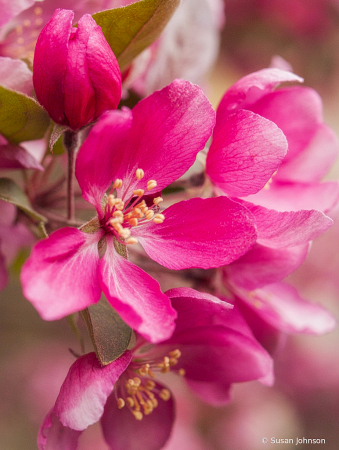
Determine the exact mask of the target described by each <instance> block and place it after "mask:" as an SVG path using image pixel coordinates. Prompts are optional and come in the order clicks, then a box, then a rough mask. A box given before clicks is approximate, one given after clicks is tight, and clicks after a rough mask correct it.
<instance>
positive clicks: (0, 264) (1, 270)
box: [0, 241, 8, 291]
mask: <svg viewBox="0 0 339 450" xmlns="http://www.w3.org/2000/svg"><path fill="white" fill-rule="evenodd" d="M0 245H1V241H0ZM7 283H8V273H7V268H6V264H5V258H4V255H3V254H2V252H0V291H2V290H3V289H4V288H5V287H6V286H7Z"/></svg>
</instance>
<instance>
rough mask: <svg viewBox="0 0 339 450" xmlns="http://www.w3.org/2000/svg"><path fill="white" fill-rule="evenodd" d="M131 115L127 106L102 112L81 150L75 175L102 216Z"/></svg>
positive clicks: (122, 154) (122, 157) (125, 140)
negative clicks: (102, 201)
mask: <svg viewBox="0 0 339 450" xmlns="http://www.w3.org/2000/svg"><path fill="white" fill-rule="evenodd" d="M132 119H133V117H132V112H131V111H130V110H129V109H128V108H124V109H123V110H122V111H109V112H107V113H105V114H103V115H102V117H101V118H100V119H99V121H98V122H97V123H96V124H95V125H94V126H93V128H92V129H91V131H90V133H89V135H88V137H87V139H86V140H85V142H84V143H83V145H82V146H81V148H80V150H79V153H78V156H77V161H76V167H75V175H76V178H77V180H78V182H79V185H80V187H81V190H82V196H83V197H84V199H85V200H87V201H88V202H90V203H91V204H92V205H94V206H95V207H96V209H97V211H98V214H99V217H102V209H101V199H102V197H103V195H104V193H105V192H106V191H107V189H108V188H109V187H110V185H111V183H112V181H114V179H115V178H116V177H115V176H114V172H115V170H116V168H117V167H119V166H120V165H121V164H122V162H123V160H124V152H125V148H126V147H127V146H128V138H129V133H130V128H131V126H132Z"/></svg>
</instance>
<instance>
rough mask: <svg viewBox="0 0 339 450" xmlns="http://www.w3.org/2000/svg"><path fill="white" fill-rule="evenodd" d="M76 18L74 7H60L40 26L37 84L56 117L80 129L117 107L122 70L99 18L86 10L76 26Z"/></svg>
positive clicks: (41, 97)
mask: <svg viewBox="0 0 339 450" xmlns="http://www.w3.org/2000/svg"><path fill="white" fill-rule="evenodd" d="M73 17H74V13H73V11H69V10H61V9H57V10H56V11H55V13H54V14H53V16H52V18H51V19H50V21H49V22H48V23H47V24H46V25H45V27H44V28H43V30H42V31H41V33H40V35H39V38H38V41H37V44H36V48H35V54H34V64H33V83H34V89H35V93H36V96H37V98H38V100H39V102H40V103H41V104H42V105H43V106H44V107H45V108H46V110H47V112H48V113H49V115H50V116H51V118H52V119H53V120H54V122H56V123H57V124H59V125H64V126H67V127H70V128H72V129H73V130H77V129H79V128H81V127H83V126H85V125H87V124H89V123H90V122H92V121H93V120H96V119H97V118H98V117H99V116H100V115H101V114H102V113H103V112H105V111H106V110H109V109H115V108H116V107H117V106H118V104H119V101H120V97H121V74H120V69H119V65H118V62H117V60H116V58H115V56H114V53H113V51H112V50H111V48H110V46H109V45H108V43H107V41H106V39H105V37H104V35H103V33H102V31H101V28H100V27H99V26H98V25H97V24H96V22H95V21H94V19H92V17H91V16H90V15H89V14H85V15H84V16H82V17H81V19H80V20H79V22H78V24H77V27H72V20H73Z"/></svg>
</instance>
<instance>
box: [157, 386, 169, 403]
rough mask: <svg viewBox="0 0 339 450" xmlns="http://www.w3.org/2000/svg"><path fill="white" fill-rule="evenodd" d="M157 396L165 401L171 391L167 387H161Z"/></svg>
mask: <svg viewBox="0 0 339 450" xmlns="http://www.w3.org/2000/svg"><path fill="white" fill-rule="evenodd" d="M159 397H160V398H161V399H162V400H164V401H165V402H167V400H169V399H170V398H171V393H170V391H169V390H168V389H161V391H160V394H159Z"/></svg>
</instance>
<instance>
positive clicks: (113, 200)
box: [108, 194, 117, 208]
mask: <svg viewBox="0 0 339 450" xmlns="http://www.w3.org/2000/svg"><path fill="white" fill-rule="evenodd" d="M116 200H117V199H116V198H115V197H114V195H112V194H110V195H109V196H108V204H109V206H110V207H111V208H113V206H114V205H115V203H116Z"/></svg>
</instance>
